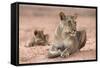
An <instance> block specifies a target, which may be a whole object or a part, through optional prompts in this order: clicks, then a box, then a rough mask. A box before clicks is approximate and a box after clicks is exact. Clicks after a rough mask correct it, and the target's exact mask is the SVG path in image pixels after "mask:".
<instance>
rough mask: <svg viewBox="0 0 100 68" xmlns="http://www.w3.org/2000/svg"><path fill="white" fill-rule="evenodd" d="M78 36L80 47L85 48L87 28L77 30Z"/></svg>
mask: <svg viewBox="0 0 100 68" xmlns="http://www.w3.org/2000/svg"><path fill="white" fill-rule="evenodd" d="M77 36H78V39H79V42H80V43H79V49H81V48H83V47H84V46H85V44H86V39H87V37H86V31H85V30H81V31H77Z"/></svg>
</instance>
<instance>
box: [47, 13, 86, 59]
mask: <svg viewBox="0 0 100 68" xmlns="http://www.w3.org/2000/svg"><path fill="white" fill-rule="evenodd" d="M59 16H60V20H61V21H60V24H59V25H58V27H57V29H56V30H55V36H54V38H55V41H54V44H53V45H52V46H51V48H50V49H49V51H48V57H49V58H55V57H58V56H61V57H67V56H69V55H71V54H73V53H75V52H77V51H79V50H80V49H81V48H82V47H84V46H85V43H86V31H85V30H81V31H77V28H76V21H75V20H76V18H77V16H76V15H74V16H71V15H68V16H66V15H65V14H64V13H63V12H60V13H59Z"/></svg>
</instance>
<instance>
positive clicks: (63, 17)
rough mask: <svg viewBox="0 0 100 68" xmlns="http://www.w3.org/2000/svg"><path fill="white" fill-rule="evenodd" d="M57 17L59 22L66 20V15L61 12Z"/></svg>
mask: <svg viewBox="0 0 100 68" xmlns="http://www.w3.org/2000/svg"><path fill="white" fill-rule="evenodd" d="M59 16H60V19H61V20H65V19H66V15H65V14H64V13H63V12H60V13H59Z"/></svg>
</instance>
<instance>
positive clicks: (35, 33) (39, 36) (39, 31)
mask: <svg viewBox="0 0 100 68" xmlns="http://www.w3.org/2000/svg"><path fill="white" fill-rule="evenodd" d="M43 34H44V33H43V30H35V31H34V35H35V37H38V38H42V36H43Z"/></svg>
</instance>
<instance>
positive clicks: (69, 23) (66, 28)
mask: <svg viewBox="0 0 100 68" xmlns="http://www.w3.org/2000/svg"><path fill="white" fill-rule="evenodd" d="M59 16H60V20H61V25H62V29H63V30H62V32H64V33H66V34H68V33H74V32H75V31H76V21H75V20H76V18H77V15H68V16H66V15H65V14H64V13H63V12H60V13H59Z"/></svg>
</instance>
